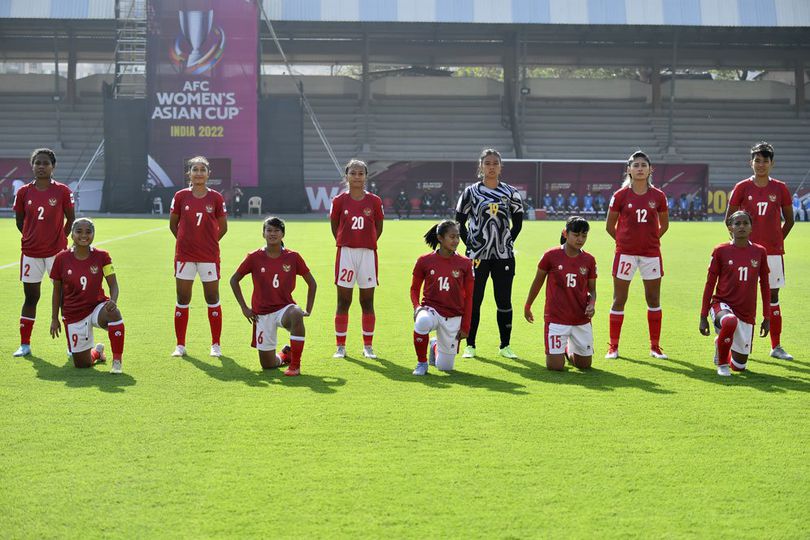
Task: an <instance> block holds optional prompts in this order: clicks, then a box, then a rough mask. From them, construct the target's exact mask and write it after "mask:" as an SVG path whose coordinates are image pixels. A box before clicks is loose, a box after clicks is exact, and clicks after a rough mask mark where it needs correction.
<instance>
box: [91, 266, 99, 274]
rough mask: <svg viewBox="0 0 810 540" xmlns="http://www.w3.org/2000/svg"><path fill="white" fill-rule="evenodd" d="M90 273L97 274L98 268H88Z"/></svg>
mask: <svg viewBox="0 0 810 540" xmlns="http://www.w3.org/2000/svg"><path fill="white" fill-rule="evenodd" d="M90 273H91V274H93V275H95V274H98V266H95V265H93V266H91V267H90Z"/></svg>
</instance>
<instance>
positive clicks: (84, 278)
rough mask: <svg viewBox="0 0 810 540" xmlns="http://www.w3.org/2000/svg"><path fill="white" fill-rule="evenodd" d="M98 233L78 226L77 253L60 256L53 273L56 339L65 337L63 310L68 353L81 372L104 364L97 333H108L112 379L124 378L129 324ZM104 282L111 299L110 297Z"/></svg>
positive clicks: (82, 223)
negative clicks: (98, 243)
mask: <svg viewBox="0 0 810 540" xmlns="http://www.w3.org/2000/svg"><path fill="white" fill-rule="evenodd" d="M95 234H96V228H95V225H94V224H93V222H92V221H90V220H89V219H87V218H80V219H77V220H76V221H75V222H74V223H73V229H72V233H71V238H72V239H73V247H72V248H71V249H69V250H65V251H62V252H61V253H59V254H58V255H57V256H56V258H55V260H54V262H53V268H51V279H52V280H53V303H52V308H53V309H52V317H51V337H54V338H55V337H57V336H58V335H59V330H60V324H59V309H60V308H61V309H62V319H63V321H64V323H65V333H66V336H65V337H67V341H68V349H69V350H70V354H71V357H72V358H73V365H74V366H76V367H77V368H89V367H92V366H93V365H94V364H97V363H99V362H104V360H105V359H104V346H103V345H101V344H99V345H96V344H95V342H94V340H93V327H95V328H106V329H107V335H108V336H109V337H110V348H111V349H112V353H113V363H112V368H111V369H110V373H121V360H122V356H123V353H124V336H125V329H124V319H123V318H122V317H121V312H120V311H119V310H118V306H117V304H118V281H117V280H116V279H115V269H114V268H113V265H112V260H111V259H110V254H109V253H107V252H106V251H103V250H100V249H96V248H93V247H91V246H90V244H92V243H93V238H94V237H95ZM102 278H103V279H104V280H106V281H107V288H108V289H109V290H110V297H109V298H108V297H107V296H105V294H104V289H103V288H102V286H101V282H102Z"/></svg>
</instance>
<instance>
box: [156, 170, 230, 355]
mask: <svg viewBox="0 0 810 540" xmlns="http://www.w3.org/2000/svg"><path fill="white" fill-rule="evenodd" d="M187 174H188V178H189V181H190V183H191V185H190V187H188V188H186V189H181V190H180V191H178V192H177V193H175V194H174V198H173V199H172V207H171V214H170V216H169V229H170V230H171V231H172V234H173V235H174V237H175V238H177V242H176V243H175V251H174V277H175V281H176V285H177V305H176V306H175V308H174V332H175V335H176V336H177V347H176V348H175V350H174V352H173V353H172V356H185V354H186V328H187V327H188V307H189V304H190V303H191V291H192V289H193V286H194V277H195V276H197V275H199V276H200V281H202V286H203V294H204V295H205V302H206V303H207V304H208V324H209V326H210V327H211V356H222V349H221V348H220V343H219V342H220V336H221V334H222V307H221V306H220V304H219V241H220V240H222V237H223V236H225V233H226V232H228V218H227V210H226V208H225V199H223V197H222V195H220V194H219V193H218V192H216V191H214V190H213V189H209V188H208V186H207V185H206V183H207V182H208V177H209V175H210V174H211V166H210V165H209V164H208V160H207V159H206V158H205V157H203V156H197V157H194V158H191V159H190V160H188V164H187Z"/></svg>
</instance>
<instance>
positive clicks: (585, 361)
mask: <svg viewBox="0 0 810 540" xmlns="http://www.w3.org/2000/svg"><path fill="white" fill-rule="evenodd" d="M592 362H593V357H592V356H580V355H578V354H575V355H574V367H575V368H577V369H590V367H591V364H592Z"/></svg>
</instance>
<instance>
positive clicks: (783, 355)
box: [15, 345, 793, 360]
mask: <svg viewBox="0 0 810 540" xmlns="http://www.w3.org/2000/svg"><path fill="white" fill-rule="evenodd" d="M15 356H16V354H15ZM771 357H772V358H778V359H779V360H793V355H791V354H789V353H788V352H787V351H786V350H785V349H783V348H782V346H781V345H777V346H776V347H774V348H773V350H772V351H771Z"/></svg>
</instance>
